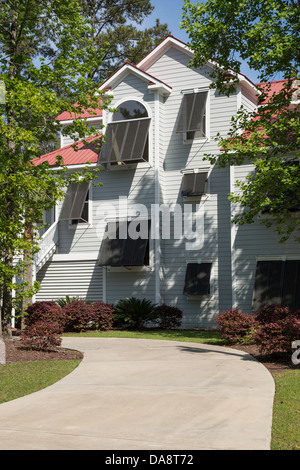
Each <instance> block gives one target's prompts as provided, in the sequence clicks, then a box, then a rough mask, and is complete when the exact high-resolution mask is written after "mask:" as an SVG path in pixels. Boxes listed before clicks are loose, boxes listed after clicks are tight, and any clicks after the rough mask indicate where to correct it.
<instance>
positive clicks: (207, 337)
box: [64, 329, 224, 345]
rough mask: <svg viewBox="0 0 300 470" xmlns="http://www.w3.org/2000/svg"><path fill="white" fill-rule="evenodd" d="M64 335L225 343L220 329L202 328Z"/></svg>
mask: <svg viewBox="0 0 300 470" xmlns="http://www.w3.org/2000/svg"><path fill="white" fill-rule="evenodd" d="M64 336H85V337H93V338H96V337H99V338H141V339H160V340H166V339H167V340H171V341H185V342H192V343H206V344H219V345H222V344H224V342H223V340H222V339H221V338H220V334H219V332H218V331H202V330H201V331H200V330H156V329H154V330H150V329H148V330H144V331H130V330H110V331H102V332H100V331H88V332H86V333H85V332H84V333H68V334H66V335H64Z"/></svg>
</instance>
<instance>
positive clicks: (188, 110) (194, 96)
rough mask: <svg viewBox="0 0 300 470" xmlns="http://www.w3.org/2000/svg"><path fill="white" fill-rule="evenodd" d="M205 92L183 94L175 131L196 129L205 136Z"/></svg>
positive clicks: (192, 130) (193, 130)
mask: <svg viewBox="0 0 300 470" xmlns="http://www.w3.org/2000/svg"><path fill="white" fill-rule="evenodd" d="M206 101H207V92H202V93H186V94H184V95H183V98H182V103H181V109H180V114H179V120H178V125H177V131H176V132H177V133H179V132H195V131H198V136H199V133H200V135H202V136H203V137H205V134H206V129H205V109H206Z"/></svg>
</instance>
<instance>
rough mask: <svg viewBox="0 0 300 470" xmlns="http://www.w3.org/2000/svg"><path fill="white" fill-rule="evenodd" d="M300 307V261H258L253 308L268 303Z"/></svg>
mask: <svg viewBox="0 0 300 470" xmlns="http://www.w3.org/2000/svg"><path fill="white" fill-rule="evenodd" d="M270 304H279V305H285V306H288V307H290V308H291V310H296V309H298V308H300V261H299V260H287V261H275V260H272V261H258V262H257V265H256V274H255V283H254V290H253V298H252V310H253V311H254V312H257V311H258V310H259V309H261V308H262V307H264V306H266V305H270Z"/></svg>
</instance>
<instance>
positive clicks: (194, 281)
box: [183, 263, 212, 295]
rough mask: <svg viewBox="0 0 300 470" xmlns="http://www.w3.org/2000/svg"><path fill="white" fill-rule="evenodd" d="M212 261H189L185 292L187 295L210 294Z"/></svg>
mask: <svg viewBox="0 0 300 470" xmlns="http://www.w3.org/2000/svg"><path fill="white" fill-rule="evenodd" d="M211 268H212V264H211V263H188V265H187V268H186V275H185V285H184V290H183V293H184V294H185V295H209V294H210V274H211Z"/></svg>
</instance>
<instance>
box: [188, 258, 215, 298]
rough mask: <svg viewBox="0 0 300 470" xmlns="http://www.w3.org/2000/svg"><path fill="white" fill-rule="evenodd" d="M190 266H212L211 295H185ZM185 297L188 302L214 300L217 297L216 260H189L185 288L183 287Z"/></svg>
mask: <svg viewBox="0 0 300 470" xmlns="http://www.w3.org/2000/svg"><path fill="white" fill-rule="evenodd" d="M189 264H198V265H201V264H210V265H211V268H210V279H209V288H210V293H209V294H188V293H185V292H184V290H185V283H186V276H187V269H188V265H189ZM183 295H184V296H185V297H186V298H187V300H200V301H201V300H203V301H205V300H206V301H207V300H213V299H214V297H215V263H214V260H212V259H211V258H210V259H204V258H203V259H202V258H201V259H187V260H186V266H185V273H184V286H183Z"/></svg>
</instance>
